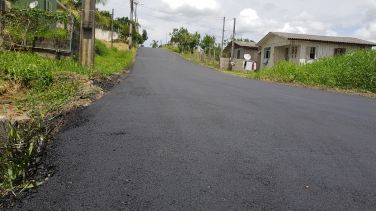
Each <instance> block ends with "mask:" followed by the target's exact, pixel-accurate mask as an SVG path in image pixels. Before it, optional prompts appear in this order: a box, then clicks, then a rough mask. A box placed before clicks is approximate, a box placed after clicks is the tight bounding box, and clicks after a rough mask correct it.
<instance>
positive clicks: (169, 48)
mask: <svg viewBox="0 0 376 211" xmlns="http://www.w3.org/2000/svg"><path fill="white" fill-rule="evenodd" d="M163 48H166V49H168V50H170V51H172V52H175V53H179V48H178V47H176V46H164V47H163Z"/></svg>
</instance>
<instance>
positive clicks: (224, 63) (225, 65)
mask: <svg viewBox="0 0 376 211" xmlns="http://www.w3.org/2000/svg"><path fill="white" fill-rule="evenodd" d="M229 63H230V58H220V62H219V68H221V69H227V68H228V64H229Z"/></svg>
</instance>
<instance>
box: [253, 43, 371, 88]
mask: <svg viewBox="0 0 376 211" xmlns="http://www.w3.org/2000/svg"><path fill="white" fill-rule="evenodd" d="M254 77H255V78H264V79H271V80H275V81H280V82H301V83H304V84H307V85H311V86H316V85H322V86H328V87H335V88H340V89H353V90H367V91H371V92H373V93H376V51H372V50H369V51H367V50H358V51H353V52H349V53H347V54H344V55H339V56H335V57H327V58H321V59H319V61H317V62H314V63H312V64H306V65H298V64H295V63H293V62H287V61H279V62H278V63H277V64H276V65H274V66H273V67H271V68H267V69H263V70H261V71H259V72H257V73H256V74H254Z"/></svg>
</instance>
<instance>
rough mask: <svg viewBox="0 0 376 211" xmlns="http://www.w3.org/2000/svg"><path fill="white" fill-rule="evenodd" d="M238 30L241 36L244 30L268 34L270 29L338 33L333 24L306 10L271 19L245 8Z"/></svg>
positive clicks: (305, 32) (319, 33) (322, 33)
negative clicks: (320, 19) (289, 15)
mask: <svg viewBox="0 0 376 211" xmlns="http://www.w3.org/2000/svg"><path fill="white" fill-rule="evenodd" d="M237 22H238V24H237V31H238V32H239V33H238V34H239V36H242V32H243V33H244V34H246V32H252V33H254V34H263V35H266V34H267V33H268V32H270V31H280V32H289V33H298V34H317V35H333V36H334V35H337V33H336V32H335V31H333V30H332V25H331V24H328V23H324V22H322V21H318V20H316V18H315V17H314V16H313V15H312V14H309V13H308V12H306V11H303V12H301V13H300V14H298V15H296V16H292V17H285V18H281V19H270V18H263V17H259V16H258V14H257V11H256V10H255V9H251V8H248V9H244V10H243V11H241V13H240V15H239V17H238V20H237Z"/></svg>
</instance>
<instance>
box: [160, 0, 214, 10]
mask: <svg viewBox="0 0 376 211" xmlns="http://www.w3.org/2000/svg"><path fill="white" fill-rule="evenodd" d="M162 1H163V2H165V3H167V4H169V6H170V7H171V8H172V9H176V8H178V7H181V6H184V5H189V6H191V7H195V8H197V9H200V10H202V9H205V8H216V7H218V3H217V2H216V1H215V0H178V1H177V0H162Z"/></svg>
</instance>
